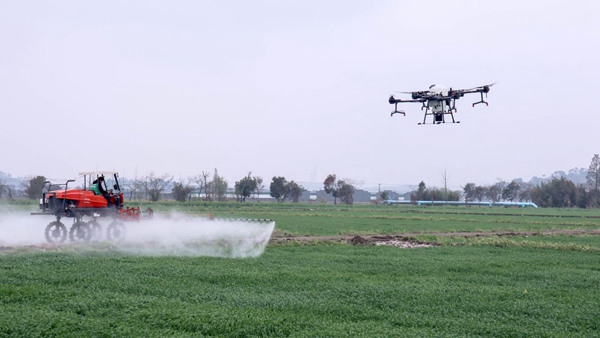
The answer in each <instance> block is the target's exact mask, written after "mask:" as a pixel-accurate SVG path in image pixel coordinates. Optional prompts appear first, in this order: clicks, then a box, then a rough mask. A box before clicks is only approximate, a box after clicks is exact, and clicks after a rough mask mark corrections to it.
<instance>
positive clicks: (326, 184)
mask: <svg viewBox="0 0 600 338" xmlns="http://www.w3.org/2000/svg"><path fill="white" fill-rule="evenodd" d="M323 189H324V190H325V192H326V193H327V194H331V196H333V204H337V198H338V197H339V196H338V184H337V177H336V175H335V174H334V175H327V177H326V178H325V181H323Z"/></svg>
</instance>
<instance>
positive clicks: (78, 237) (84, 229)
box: [69, 221, 92, 242]
mask: <svg viewBox="0 0 600 338" xmlns="http://www.w3.org/2000/svg"><path fill="white" fill-rule="evenodd" d="M91 237H92V230H91V229H90V227H89V226H88V225H87V224H85V223H84V222H82V221H77V222H75V223H73V225H72V226H71V230H69V239H71V242H89V240H90V238H91Z"/></svg>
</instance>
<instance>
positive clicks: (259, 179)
mask: <svg viewBox="0 0 600 338" xmlns="http://www.w3.org/2000/svg"><path fill="white" fill-rule="evenodd" d="M254 180H255V181H256V200H257V201H258V202H260V191H261V190H263V189H264V188H265V185H264V184H263V178H262V177H260V176H255V177H254Z"/></svg>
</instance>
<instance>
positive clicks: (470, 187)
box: [463, 183, 477, 203]
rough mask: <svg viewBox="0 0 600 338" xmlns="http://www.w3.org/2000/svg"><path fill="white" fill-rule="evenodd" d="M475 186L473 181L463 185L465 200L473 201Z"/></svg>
mask: <svg viewBox="0 0 600 338" xmlns="http://www.w3.org/2000/svg"><path fill="white" fill-rule="evenodd" d="M476 188H477V186H476V185H475V183H467V184H465V186H464V187H463V192H464V196H465V202H467V203H469V202H473V201H474V200H475V198H476Z"/></svg>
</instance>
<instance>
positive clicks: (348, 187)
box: [337, 180, 356, 205]
mask: <svg viewBox="0 0 600 338" xmlns="http://www.w3.org/2000/svg"><path fill="white" fill-rule="evenodd" d="M337 185H338V188H337V193H338V196H339V197H340V200H341V201H342V203H345V204H348V205H352V204H354V192H355V191H356V188H354V185H353V184H351V183H349V182H348V180H338V182H337Z"/></svg>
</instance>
